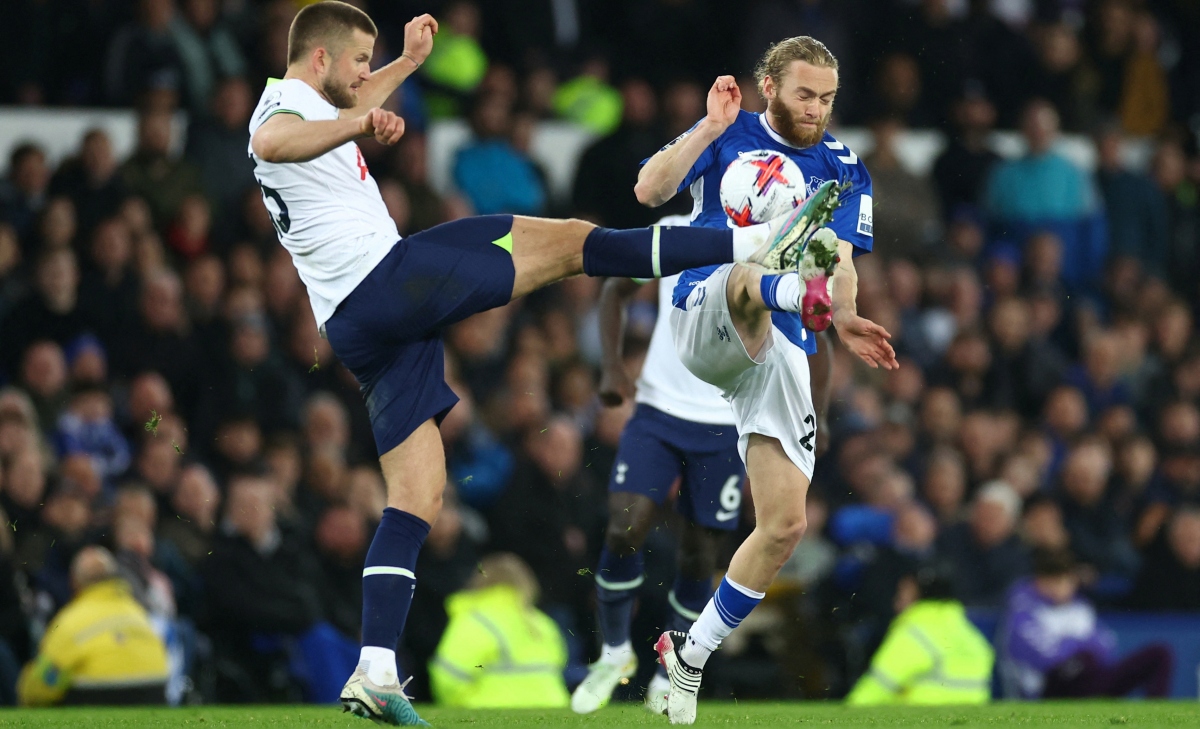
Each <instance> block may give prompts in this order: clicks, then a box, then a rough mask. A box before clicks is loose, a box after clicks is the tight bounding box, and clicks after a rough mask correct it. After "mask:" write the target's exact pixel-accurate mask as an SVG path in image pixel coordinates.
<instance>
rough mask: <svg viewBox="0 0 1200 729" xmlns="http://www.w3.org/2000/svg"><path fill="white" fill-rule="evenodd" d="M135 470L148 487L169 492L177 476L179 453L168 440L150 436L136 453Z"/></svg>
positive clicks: (164, 492)
mask: <svg viewBox="0 0 1200 729" xmlns="http://www.w3.org/2000/svg"><path fill="white" fill-rule="evenodd" d="M137 470H138V475H140V476H141V477H142V480H144V481H145V482H146V484H147V485H149V486H150V488H152V489H154V490H155V491H156V492H158V493H160V494H169V493H171V489H172V488H173V487H174V486H175V480H176V479H177V478H178V476H179V454H178V453H176V452H175V446H173V445H171V442H170V441H168V440H166V439H165V438H161V437H160V438H155V437H153V436H151V437H150V438H148V439H147V440H146V441H145V442H144V443H143V445H142V451H141V453H139V454H138V459H137Z"/></svg>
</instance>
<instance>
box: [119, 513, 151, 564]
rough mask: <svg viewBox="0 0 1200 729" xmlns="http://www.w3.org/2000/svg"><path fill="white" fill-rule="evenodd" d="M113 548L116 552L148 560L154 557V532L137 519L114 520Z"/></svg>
mask: <svg viewBox="0 0 1200 729" xmlns="http://www.w3.org/2000/svg"><path fill="white" fill-rule="evenodd" d="M113 546H114V547H116V549H117V551H118V552H128V553H130V554H135V555H137V556H138V557H141V558H142V559H150V558H151V557H152V556H153V555H154V532H153V531H151V530H150V527H148V526H146V525H145V524H143V523H142V522H141V521H140V520H138V519H116V520H114V523H113Z"/></svg>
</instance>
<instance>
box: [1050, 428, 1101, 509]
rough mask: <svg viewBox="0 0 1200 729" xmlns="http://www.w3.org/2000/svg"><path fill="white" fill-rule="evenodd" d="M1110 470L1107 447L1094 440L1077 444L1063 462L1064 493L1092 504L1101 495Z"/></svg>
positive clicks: (1085, 503) (1087, 505) (1081, 501)
mask: <svg viewBox="0 0 1200 729" xmlns="http://www.w3.org/2000/svg"><path fill="white" fill-rule="evenodd" d="M1111 473H1112V457H1111V456H1110V455H1109V453H1108V448H1106V447H1105V446H1103V445H1101V444H1099V443H1096V442H1087V443H1083V444H1081V445H1078V446H1076V447H1075V448H1073V449H1072V450H1071V452H1070V454H1069V455H1068V456H1067V460H1066V463H1064V464H1063V472H1062V485H1063V493H1065V494H1066V495H1067V497H1068V498H1070V499H1071V500H1072V501H1074V502H1075V503H1077V504H1079V505H1081V506H1085V507H1091V506H1095V505H1097V504H1098V503H1100V500H1101V499H1102V498H1104V490H1105V487H1106V486H1107V485H1108V477H1109V475H1110V474H1111Z"/></svg>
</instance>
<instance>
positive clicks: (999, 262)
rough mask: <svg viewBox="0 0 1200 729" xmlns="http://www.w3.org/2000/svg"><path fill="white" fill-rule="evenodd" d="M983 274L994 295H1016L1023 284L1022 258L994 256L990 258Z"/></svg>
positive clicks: (1002, 296)
mask: <svg viewBox="0 0 1200 729" xmlns="http://www.w3.org/2000/svg"><path fill="white" fill-rule="evenodd" d="M983 276H984V283H985V284H986V285H987V288H988V289H989V290H990V293H991V295H992V296H993V297H995V298H997V299H1005V298H1008V297H1011V296H1015V295H1016V293H1017V289H1018V288H1019V287H1020V285H1021V264H1020V260H1019V259H1018V258H1013V257H1009V256H1004V255H997V256H992V257H991V258H989V259H988V262H987V268H986V269H984V272H983Z"/></svg>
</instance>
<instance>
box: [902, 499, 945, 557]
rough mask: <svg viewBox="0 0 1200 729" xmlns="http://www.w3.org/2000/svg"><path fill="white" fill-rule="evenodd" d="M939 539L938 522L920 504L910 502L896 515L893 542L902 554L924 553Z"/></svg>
mask: <svg viewBox="0 0 1200 729" xmlns="http://www.w3.org/2000/svg"><path fill="white" fill-rule="evenodd" d="M936 537H937V521H936V520H935V519H934V518H933V515H932V514H930V513H929V512H928V511H926V510H925V508H924V507H923V506H921V505H920V504H916V503H912V502H909V503H907V504H905V505H904V506H903V507H902V508H901V509H900V511H899V512H898V513H897V514H896V521H895V524H894V525H893V527H892V541H893V543H894V544H895V546H896V548H897V549H898V550H900V551H902V552H909V553H923V552H926V551H928V550H929V549H930V548H931V547H932V546H933V540H934V539H935V538H936Z"/></svg>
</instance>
